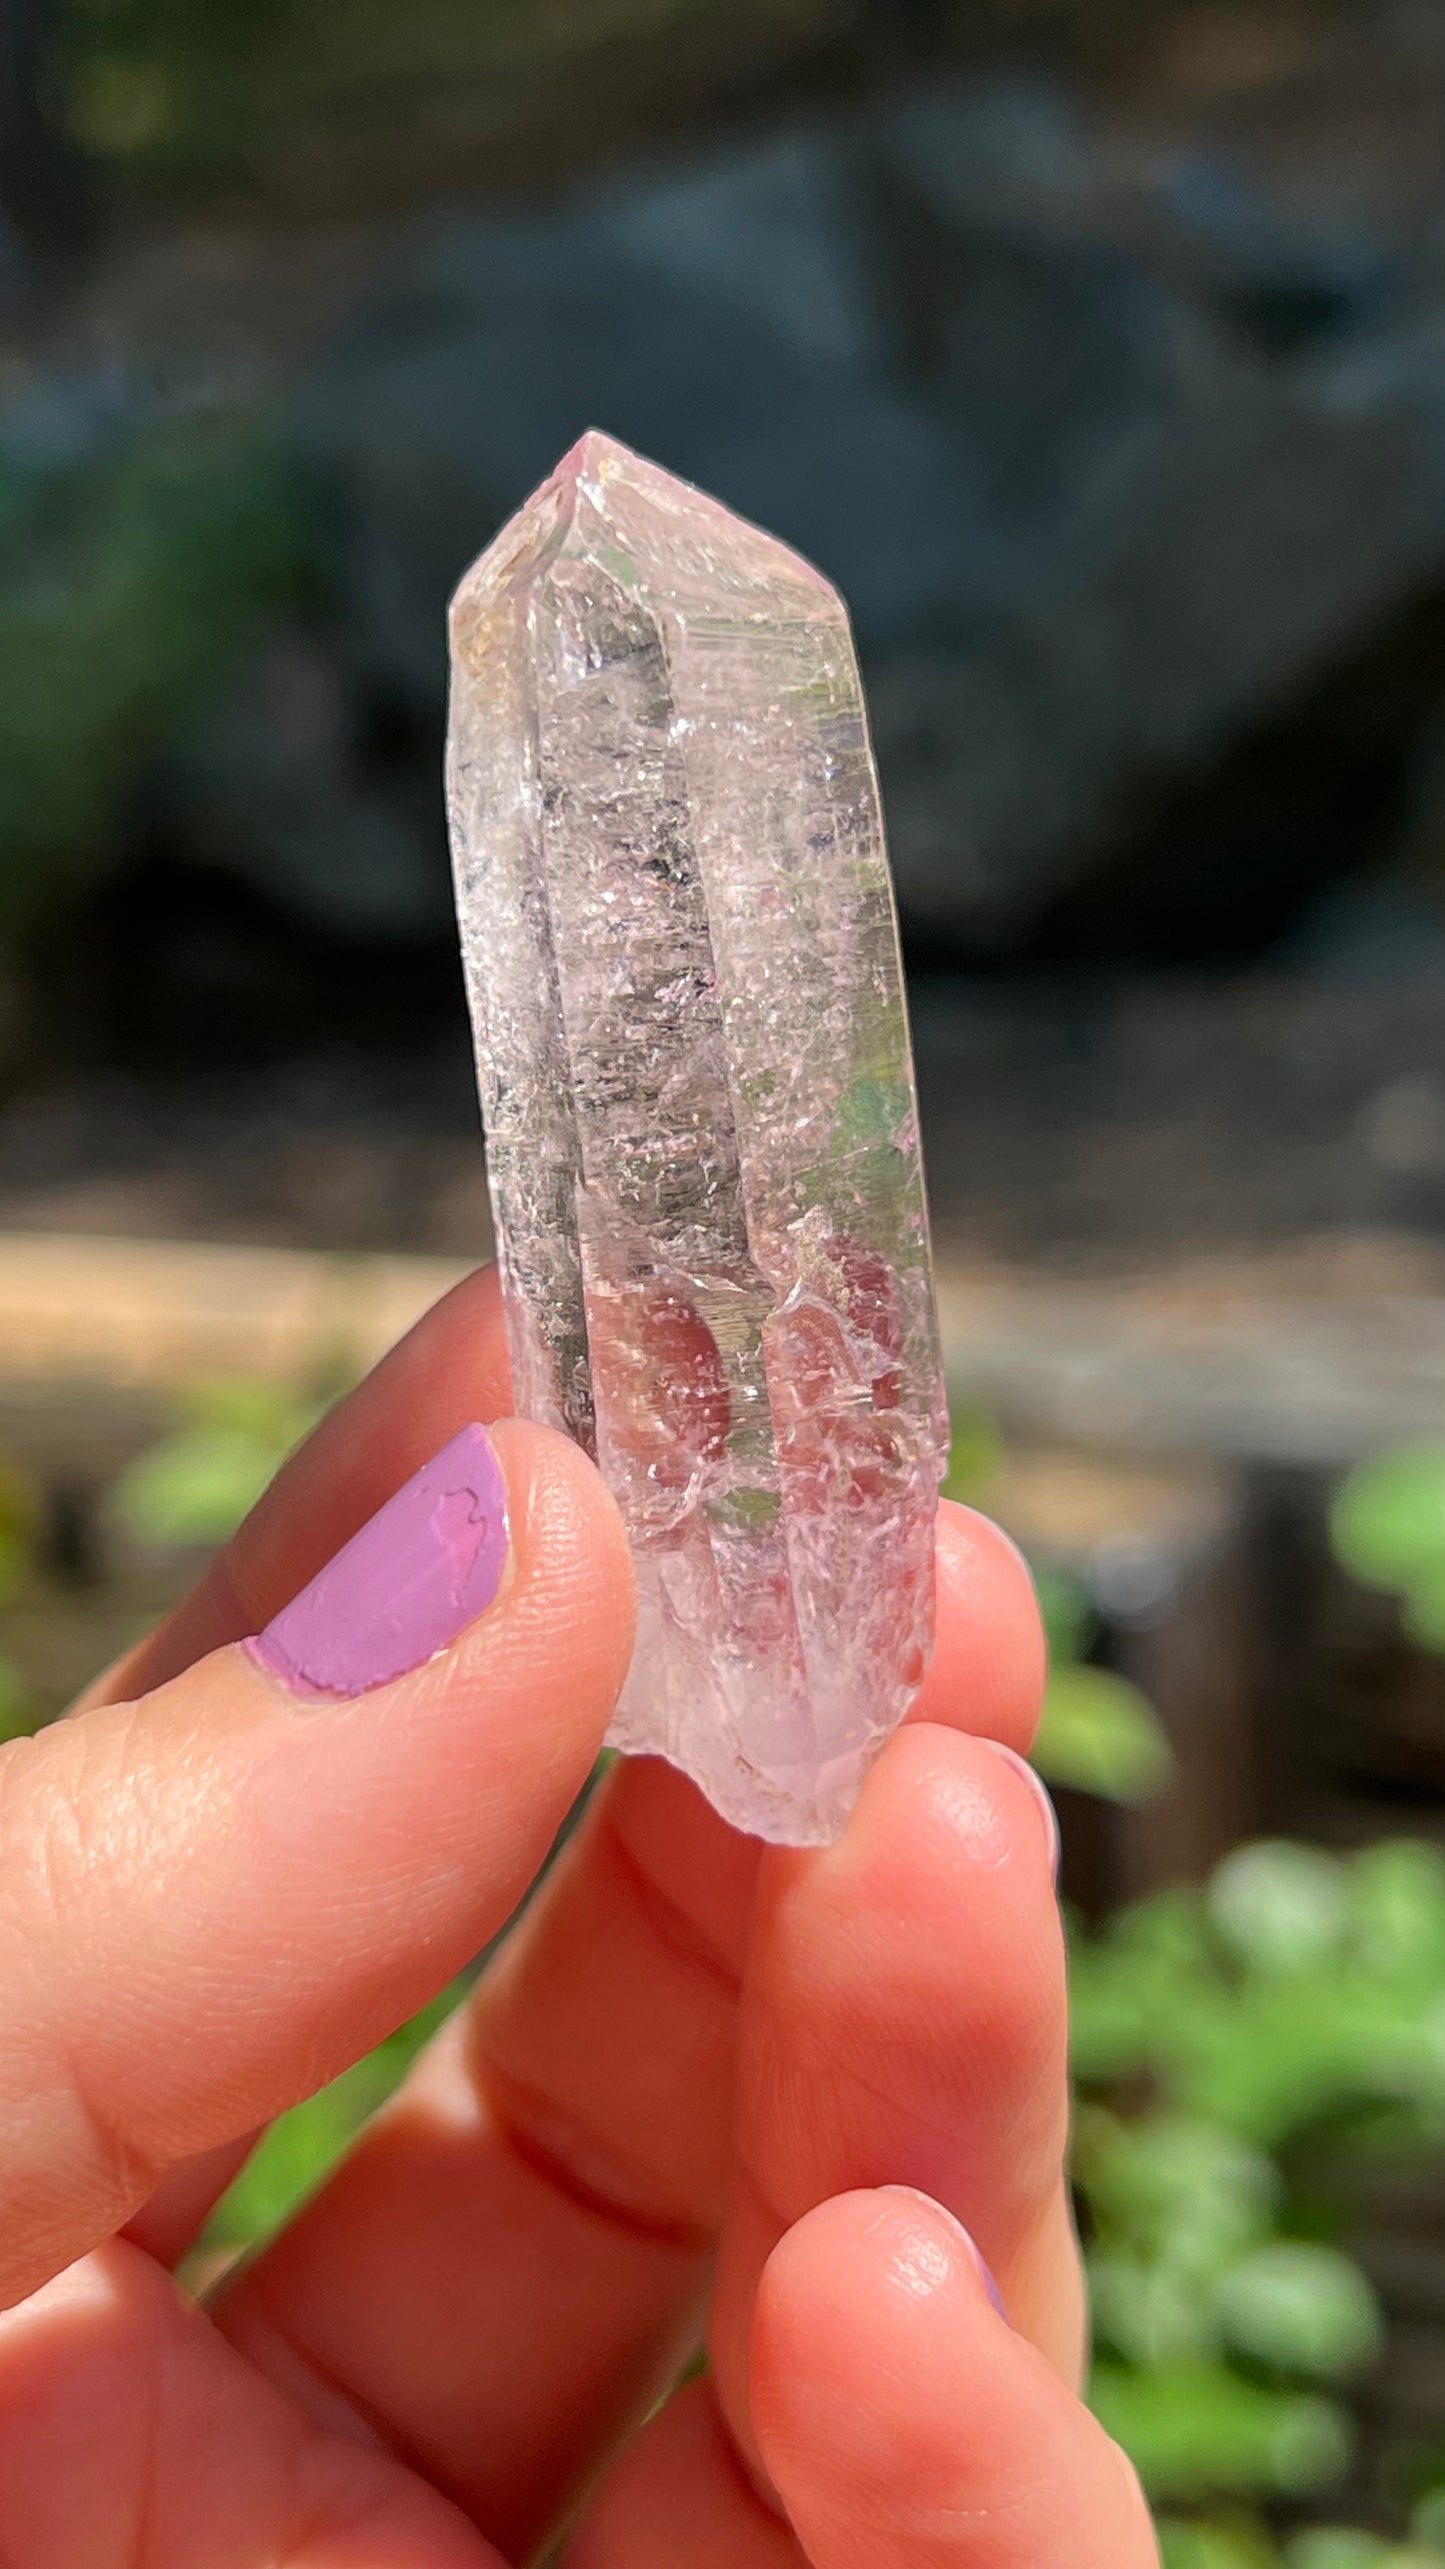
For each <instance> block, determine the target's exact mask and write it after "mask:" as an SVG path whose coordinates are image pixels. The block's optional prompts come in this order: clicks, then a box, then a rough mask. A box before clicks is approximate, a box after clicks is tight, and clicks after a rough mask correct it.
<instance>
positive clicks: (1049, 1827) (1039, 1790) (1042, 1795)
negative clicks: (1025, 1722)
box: [985, 1739, 1062, 1882]
mask: <svg viewBox="0 0 1445 2569" xmlns="http://www.w3.org/2000/svg"><path fill="white" fill-rule="evenodd" d="M985 1744H986V1746H987V1747H989V1748H991V1749H992V1750H993V1752H994V1755H995V1756H996V1757H1002V1758H1005V1759H1006V1760H1007V1762H1008V1764H1009V1765H1010V1766H1011V1767H1012V1768H1013V1770H1014V1773H1015V1775H1021V1776H1022V1777H1023V1780H1024V1782H1025V1784H1027V1786H1028V1788H1029V1791H1030V1792H1031V1793H1032V1795H1033V1797H1034V1800H1035V1801H1036V1802H1037V1804H1038V1806H1039V1811H1040V1814H1041V1816H1042V1819H1043V1823H1044V1830H1045V1834H1046V1836H1047V1838H1048V1846H1049V1871H1050V1873H1051V1874H1052V1876H1053V1879H1054V1881H1055V1882H1057V1881H1058V1878H1059V1857H1060V1854H1061V1851H1062V1850H1061V1847H1060V1841H1059V1815H1058V1812H1057V1811H1056V1810H1055V1809H1054V1803H1053V1796H1052V1794H1051V1793H1050V1791H1049V1788H1048V1786H1047V1784H1046V1783H1045V1782H1044V1779H1043V1777H1042V1776H1041V1775H1040V1773H1039V1771H1038V1769H1037V1767H1035V1766H1030V1764H1029V1762H1028V1759H1027V1758H1026V1757H1020V1755H1019V1753H1018V1750H1017V1749H1016V1748H1006V1747H1005V1746H1004V1743H1003V1741H1002V1740H1001V1739H991V1740H989V1741H987V1742H986V1743H985Z"/></svg>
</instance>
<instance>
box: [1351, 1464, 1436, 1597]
mask: <svg viewBox="0 0 1445 2569" xmlns="http://www.w3.org/2000/svg"><path fill="white" fill-rule="evenodd" d="M1330 1539H1331V1542H1332V1544H1333V1546H1334V1550H1335V1556H1336V1558H1337V1559H1338V1560H1339V1561H1341V1562H1342V1563H1343V1565H1344V1567H1345V1568H1346V1569H1347V1570H1348V1571H1349V1572H1350V1573H1351V1575H1352V1576H1353V1577H1354V1578H1356V1579H1359V1580H1361V1581H1362V1582H1363V1583H1364V1585H1365V1586H1366V1587H1368V1588H1390V1589H1395V1590H1396V1591H1399V1592H1403V1591H1406V1590H1409V1589H1412V1588H1413V1587H1415V1586H1416V1584H1417V1583H1418V1582H1419V1581H1420V1580H1421V1579H1422V1578H1425V1577H1428V1576H1429V1575H1430V1574H1431V1572H1432V1571H1438V1569H1439V1567H1440V1564H1441V1563H1442V1562H1445V1444H1439V1443H1433V1442H1432V1443H1430V1444H1419V1445H1401V1446H1397V1447H1396V1448H1395V1449H1394V1450H1393V1451H1392V1452H1391V1453H1388V1454H1377V1455H1375V1456H1374V1457H1373V1459H1372V1460H1371V1461H1370V1462H1368V1463H1362V1464H1361V1465H1360V1466H1359V1468H1358V1470H1357V1471H1354V1472H1351V1474H1350V1476H1349V1478H1348V1480H1346V1481H1345V1482H1344V1483H1343V1484H1342V1485H1341V1487H1340V1489H1339V1490H1338V1491H1337V1493H1336V1495H1335V1502H1334V1506H1333V1508H1332V1509H1331V1511H1330Z"/></svg>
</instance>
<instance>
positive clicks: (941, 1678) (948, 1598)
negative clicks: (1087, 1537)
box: [910, 1499, 1048, 1751]
mask: <svg viewBox="0 0 1445 2569" xmlns="http://www.w3.org/2000/svg"><path fill="white" fill-rule="evenodd" d="M934 1561H935V1580H936V1589H935V1594H936V1599H937V1604H936V1623H935V1635H934V1645H933V1655H932V1658H931V1659H930V1662H929V1666H928V1672H927V1675H926V1676H925V1678H924V1681H923V1685H922V1687H921V1689H920V1691H919V1695H918V1699H917V1702H916V1703H915V1705H914V1708H913V1711H912V1714H911V1715H910V1719H912V1720H915V1721H926V1722H940V1723H943V1724H945V1725H946V1726H947V1727H948V1728H949V1729H951V1730H964V1731H972V1732H974V1733H975V1734H977V1735H980V1736H982V1737H985V1738H988V1739H998V1740H1004V1741H1006V1742H1007V1744H1008V1745H1009V1747H1011V1748H1015V1749H1018V1750H1020V1751H1025V1750H1027V1748H1028V1746H1029V1743H1030V1741H1031V1740H1032V1738H1033V1735H1034V1732H1035V1730H1036V1728H1037V1727H1038V1718H1039V1708H1040V1706H1041V1704H1042V1702H1043V1696H1044V1679H1045V1676H1046V1674H1047V1665H1048V1654H1047V1649H1046V1646H1045V1641H1044V1630H1043V1624H1042V1621H1041V1619H1040V1615H1039V1607H1038V1598H1037V1596H1036V1595H1035V1592H1034V1583H1033V1579H1032V1576H1031V1575H1030V1571H1029V1566H1028V1563H1027V1562H1026V1561H1025V1559H1024V1557H1023V1554H1022V1553H1021V1552H1020V1551H1019V1550H1018V1547H1017V1545H1016V1544H1014V1543H1012V1542H1011V1541H1010V1539H1009V1537H1008V1536H1007V1535H1006V1534H1005V1533H1004V1531H1003V1529H1002V1527H1001V1526H997V1525H995V1524H994V1523H993V1521H992V1519H991V1518H989V1517H986V1516H981V1515H980V1514H979V1513H978V1511H977V1509H975V1508H969V1507H963V1506H961V1505H960V1504H959V1503H958V1502H957V1501H956V1500H953V1499H941V1500H940V1501H939V1507H938V1531H937V1536H936V1539H935V1554H934Z"/></svg>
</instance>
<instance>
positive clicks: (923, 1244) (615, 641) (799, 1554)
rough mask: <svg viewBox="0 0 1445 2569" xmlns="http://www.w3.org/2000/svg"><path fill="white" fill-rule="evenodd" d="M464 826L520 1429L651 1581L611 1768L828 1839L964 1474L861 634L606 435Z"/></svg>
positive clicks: (852, 1792) (511, 636) (532, 564)
mask: <svg viewBox="0 0 1445 2569" xmlns="http://www.w3.org/2000/svg"><path fill="white" fill-rule="evenodd" d="M448 799H449V809H450V820H451V834H452V850H453V860H454V866H455V872H456V885H457V908H458V914H459V919H460V924H461V937H462V951H463V957H464V960H465V964H466V972H467V982H468V990H469V996H470V1001H471V1007H472V1016H473V1023H474V1027H475V1031H476V1041H477V1060H478V1072H479V1078H480V1083H481V1091H482V1105H483V1112H484V1116H485V1121H486V1130H487V1145H488V1163H489V1170H490V1178H491V1187H492V1198H493V1204H494V1208H495V1212H496V1222H497V1236H498V1243H499V1255H500V1259H501V1266H502V1275H503V1282H504V1286H505V1292H506V1302H507V1315H508V1329H509V1334H510V1341H511V1350H512V1367H513V1378H514V1382H515V1387H516V1396H517V1402H518V1407H519V1408H520V1409H521V1410H522V1411H524V1412H525V1413H526V1414H527V1415H528V1416H530V1417H533V1418H537V1419H542V1420H544V1421H548V1422H550V1423H551V1424H553V1425H556V1426H559V1427H563V1428H565V1429H566V1430H567V1432H568V1433H569V1434H570V1435H572V1436H574V1437H576V1438H577V1439H578V1440H579V1442H581V1443H582V1444H584V1445H585V1446H586V1447H587V1448H588V1450H589V1451H590V1452H592V1453H594V1454H595V1455H596V1457H597V1460H598V1462H599V1464H600V1466H601V1469H602V1471H603V1474H604V1476H605V1478H606V1480H607V1483H608V1485H609V1487H610V1489H611V1490H612V1493H613V1495H614V1497H615V1498H616V1500H617V1502H618V1505H619V1507H620V1509H621V1511H622V1515H623V1518H624V1521H625V1523H626V1525H627V1529H628V1534H629V1537H630V1539H631V1543H632V1550H633V1556H634V1559H635V1562H636V1565H637V1576H638V1589H639V1598H640V1621H639V1633H638V1645H637V1651H636V1655H635V1658H634V1662H633V1667H632V1671H631V1674H630V1676H629V1678H628V1681H627V1684H626V1687H625V1689H624V1692H623V1696H622V1700H621V1703H620V1705H619V1707H618V1712H617V1717H616V1721H615V1724H614V1728H613V1732H612V1738H613V1741H614V1743H615V1745H617V1746H618V1747H621V1748H624V1749H630V1750H639V1751H649V1752H652V1753H654V1754H659V1755H661V1756H664V1757H667V1758H670V1759H671V1760H672V1761H673V1763H674V1764H675V1765H678V1766H681V1767H682V1768H684V1769H685V1770H686V1772H687V1773H688V1774H690V1775H692V1776H693V1777H695V1779H696V1781H697V1782H698V1784H699V1785H700V1786H701V1787H702V1789H703V1791H704V1792H705V1793H706V1794H707V1795H708V1797H709V1799H710V1800H711V1801H712V1802H713V1803H714V1804H715V1805H716V1807H717V1808H718V1809H719V1810H720V1811H722V1812H723V1813H724V1814H725V1816H726V1817H727V1818H728V1819H730V1820H732V1821H733V1822H735V1823H736V1824H737V1825H738V1826H739V1827H741V1828H744V1829H748V1830H751V1831H753V1832H754V1833H755V1834H757V1835H759V1836H762V1837H767V1838H772V1839H776V1840H780V1841H782V1842H783V1843H785V1844H792V1845H805V1844H816V1843H819V1842H822V1841H825V1840H827V1839H829V1838H831V1837H833V1836H835V1835H836V1833H837V1831H838V1829H839V1828H840V1827H841V1826H842V1824H843V1821H844V1820H845V1818H846V1817H847V1814H848V1811H849V1810H850V1808H851V1807H852V1804H853V1802H854V1800H855V1799H856V1796H857V1792H858V1788H859V1785H860V1783H861V1780H862V1777H863V1775H864V1773H865V1771H866V1769H867V1766H868V1764H869V1761H870V1759H871V1758H872V1756H873V1755H874V1754H875V1753H876V1751H877V1749H878V1748H879V1747H880V1746H881V1744H882V1742H883V1740H884V1739H885V1738H886V1737H887V1735H888V1733H889V1731H890V1730H892V1729H893V1727H894V1726H895V1724H896V1723H897V1722H898V1721H899V1720H900V1719H901V1717H902V1715H903V1714H904V1712H905V1711H906V1710H907V1708H908V1705H909V1703H910V1702H911V1700H912V1698H913V1696H914V1694H915V1693H916V1691H917V1688H918V1684H919V1681H920V1678H921V1675H922V1671H923V1668H924V1666H925V1664H926V1658H927V1652H928V1647H929V1643H930V1640H931V1635H932V1614H933V1594H932V1551H933V1518H934V1508H935V1503H936V1498H937V1485H938V1481H939V1477H940V1474H941V1472H942V1469H943V1464H944V1457H945V1447H946V1418H945V1407H944V1387H943V1374H942V1365H941V1361H940V1356H939V1348H938V1335H937V1324H936V1319H935V1314H934V1304H933V1287H932V1275H931V1269H930V1264H929V1253H928V1224H927V1214H926V1210H925V1204H924V1193H923V1173H922V1164H921V1159H920V1153H919V1143H918V1123H917V1114H916V1108H915V1101H914V1093H913V1069H912V1061H911V1056H910V1052H909V1042H908V1025H907V1017H906V1012H905V1007H904V999H903V984H902V974H901V969H900V964H899V955H898V936H897V927H896V922H895V918H894V910H893V895H892V887H891V884H890V881H889V875H888V864H887V858H886V855H885V852H884V845H883V828H882V820H881V816H880V811H879V803H878V787H877V779H876V776H875V774H874V769H873V762H872V756H871V753H870V750H869V745H868V733H867V719H866V715H865V712H864V706H863V696H862V689H861V684H860V681H859V676H858V668H857V662H856V659H855V656H854V652H853V645H852V639H851V635H850V633H849V628H848V619H847V614H846V611H845V609H844V607H843V605H842V602H841V600H840V599H839V597H838V596H837V594H836V592H835V591H834V590H833V589H831V588H830V587H829V585H828V583H827V582H826V581H825V580H824V579H823V578H822V577H821V575H820V574H819V573H818V572H816V571H814V570H813V569H811V567H810V566H809V565H808V564H807V563H805V562H802V561H800V560H799V559H798V557H797V556H796V555H795V554H792V553H790V552H789V551H788V550H787V549H786V547H785V546H783V545H782V544H779V543H778V542H777V541H776V540H775V539H774V538H773V537H771V536H769V535H765V534H763V533H761V532H760V531H759V530H758V529H757V528H756V527H752V526H748V525H746V524H745V523H744V522H743V521H742V520H741V519H739V518H736V517H734V516H732V515H731V514H730V513H729V512H728V511H727V510H726V509H724V508H722V507H721V506H720V505H719V504H718V503H717V502H716V501H715V500H711V499H708V498H706V497H705V496H704V495H703V494H702V493H701V492H698V491H695V490H692V489H690V488H689V487H688V485H687V484H686V483H683V482H679V481H677V480H675V479H674V478H673V477H672V476H671V475H670V474H667V473H664V472H662V471H660V470H659V469H658V467H657V466H655V465H652V464H648V463H644V462H643V461H642V459H641V458H640V457H638V456H636V455H633V454H631V453H629V451H628V450H627V448H625V447H623V446H619V445H617V444H615V443H614V442H613V441H612V440H611V439H609V438H606V437H602V436H598V435H596V434H592V435H589V436H587V437H584V438H583V439H582V441H581V443H580V444H579V445H578V446H576V447H574V449H573V450H572V452H571V453H570V454H569V455H568V456H566V457H565V458H564V460H563V462H562V463H561V464H560V465H559V466H558V469H557V471H556V472H555V473H554V474H553V476H552V478H551V480H550V481H549V482H547V483H545V484H544V485H543V487H542V489H541V490H540V491H538V492H536V493H535V494H534V496H533V497H532V498H531V499H530V500H529V501H528V502H527V504H526V506H525V507H524V508H523V509H521V510H520V511H519V512H518V514H517V516H516V517H514V518H513V519H512V520H511V522H510V524H509V525H507V526H506V527H505V528H504V529H503V531H502V533H501V534H500V535H499V536H498V537H497V539H496V541H495V543H494V544H493V545H492V546H491V547H490V548H489V550H488V551H487V552H486V553H484V554H483V555H482V557H481V559H480V561H479V562H477V563H476V564H475V565H474V567H473V569H472V570H471V571H470V572H469V573H468V575H467V577H466V578H465V580H464V581H463V582H462V584H461V587H460V589H459V590H458V592H457V596H456V598H455V601H454V603H453V608H452V707H451V734H450V744H449V752H448Z"/></svg>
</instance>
